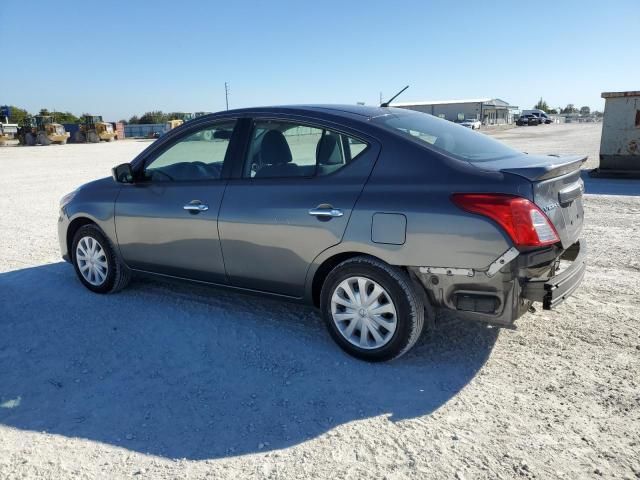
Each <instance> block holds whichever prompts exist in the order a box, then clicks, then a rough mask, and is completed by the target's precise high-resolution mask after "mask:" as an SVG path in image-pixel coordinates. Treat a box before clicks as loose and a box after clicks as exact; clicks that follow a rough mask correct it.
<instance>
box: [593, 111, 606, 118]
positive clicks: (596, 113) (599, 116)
mask: <svg viewBox="0 0 640 480" xmlns="http://www.w3.org/2000/svg"><path fill="white" fill-rule="evenodd" d="M593 114H594V115H595V116H596V118H602V117H604V113H603V112H601V111H600V110H594V111H593Z"/></svg>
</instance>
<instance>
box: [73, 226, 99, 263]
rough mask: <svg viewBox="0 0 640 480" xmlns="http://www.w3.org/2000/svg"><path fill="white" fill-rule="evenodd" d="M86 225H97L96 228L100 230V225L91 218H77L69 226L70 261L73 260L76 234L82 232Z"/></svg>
mask: <svg viewBox="0 0 640 480" xmlns="http://www.w3.org/2000/svg"><path fill="white" fill-rule="evenodd" d="M85 225H95V226H96V227H98V228H100V227H99V226H98V224H97V223H96V222H95V221H94V220H92V219H91V218H89V217H76V218H74V219H73V220H72V221H71V223H70V224H69V227H68V228H67V235H66V241H67V252H69V258H70V259H72V258H73V252H72V251H71V250H72V243H73V237H74V236H75V234H76V232H77V231H78V230H80V228H82V227H84V226H85ZM101 230H102V229H101Z"/></svg>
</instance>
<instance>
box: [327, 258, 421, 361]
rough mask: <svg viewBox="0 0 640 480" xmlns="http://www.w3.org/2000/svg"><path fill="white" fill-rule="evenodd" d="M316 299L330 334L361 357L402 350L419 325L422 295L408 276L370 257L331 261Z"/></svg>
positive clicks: (383, 355)
mask: <svg viewBox="0 0 640 480" xmlns="http://www.w3.org/2000/svg"><path fill="white" fill-rule="evenodd" d="M320 304H321V309H322V313H323V317H324V320H325V323H326V325H327V328H328V329H329V333H330V334H331V336H332V337H333V339H334V340H335V341H336V342H337V343H338V345H339V346H340V347H341V348H342V349H343V350H345V351H346V352H347V353H349V354H351V355H353V356H355V357H358V358H361V359H363V360H368V361H373V362H377V361H385V360H391V359H394V358H397V357H399V356H401V355H403V354H405V353H406V352H407V351H409V349H411V347H413V345H414V344H415V343H416V341H417V340H418V338H419V337H420V334H421V333H422V328H423V325H424V315H425V307H424V303H423V300H422V296H421V295H420V294H419V293H418V292H417V291H416V289H415V286H414V284H413V282H412V281H411V279H410V278H409V276H408V275H407V274H406V273H405V272H404V271H402V270H401V269H399V268H397V267H393V266H391V265H388V264H386V263H384V262H381V261H380V260H377V259H375V258H372V257H365V256H361V257H354V258H351V259H348V260H345V261H344V262H342V263H340V264H339V265H338V266H336V267H335V268H334V269H333V270H332V271H331V272H330V273H329V275H328V276H327V278H326V279H325V282H324V285H323V287H322V292H321V298H320Z"/></svg>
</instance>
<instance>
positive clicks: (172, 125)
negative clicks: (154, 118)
mask: <svg viewBox="0 0 640 480" xmlns="http://www.w3.org/2000/svg"><path fill="white" fill-rule="evenodd" d="M183 123H184V120H181V119H177V118H176V119H173V120H169V121H168V122H167V123H166V125H165V128H164V129H165V131H166V132H168V131H169V130H173V129H174V128H178V127H179V126H180V125H182V124H183Z"/></svg>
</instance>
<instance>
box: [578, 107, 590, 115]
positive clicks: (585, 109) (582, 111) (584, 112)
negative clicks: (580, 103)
mask: <svg viewBox="0 0 640 480" xmlns="http://www.w3.org/2000/svg"><path fill="white" fill-rule="evenodd" d="M590 113H591V109H590V108H589V107H587V106H584V107H580V115H584V116H587V115H589V114H590Z"/></svg>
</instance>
